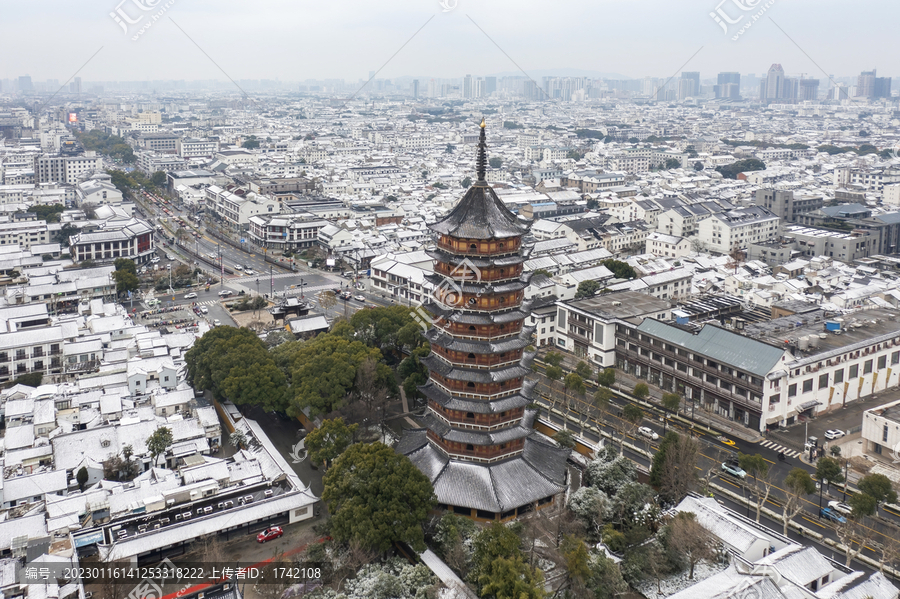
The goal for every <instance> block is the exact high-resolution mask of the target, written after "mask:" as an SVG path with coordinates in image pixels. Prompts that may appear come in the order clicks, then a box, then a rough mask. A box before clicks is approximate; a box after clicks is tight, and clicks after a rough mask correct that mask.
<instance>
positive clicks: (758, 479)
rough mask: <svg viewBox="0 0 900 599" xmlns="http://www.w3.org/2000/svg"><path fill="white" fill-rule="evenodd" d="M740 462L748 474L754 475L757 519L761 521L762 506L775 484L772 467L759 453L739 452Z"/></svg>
mask: <svg viewBox="0 0 900 599" xmlns="http://www.w3.org/2000/svg"><path fill="white" fill-rule="evenodd" d="M738 463H739V464H740V466H741V468H742V469H743V470H744V471H745V472H746V473H747V474H749V475H750V476H752V477H753V492H754V494H755V496H756V521H757V522H759V519H760V516H761V512H762V506H763V505H765V503H766V501H767V500H768V499H769V494H770V493H771V492H772V487H773V486H774V480H773V472H772V469H771V467H770V465H769V462H768V461H766V459H765V458H764V457H762V456H761V455H759V454H758V453H757V454H753V455H748V454H744V453H739V454H738Z"/></svg>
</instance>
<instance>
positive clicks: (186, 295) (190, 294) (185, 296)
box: [184, 291, 197, 299]
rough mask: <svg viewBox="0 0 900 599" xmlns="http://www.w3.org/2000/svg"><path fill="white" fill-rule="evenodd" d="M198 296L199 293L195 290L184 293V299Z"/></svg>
mask: <svg viewBox="0 0 900 599" xmlns="http://www.w3.org/2000/svg"><path fill="white" fill-rule="evenodd" d="M196 297H197V294H196V293H194V292H193V291H192V292H191V293H185V294H184V299H194V298H196Z"/></svg>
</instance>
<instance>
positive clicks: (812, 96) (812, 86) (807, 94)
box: [797, 79, 819, 101]
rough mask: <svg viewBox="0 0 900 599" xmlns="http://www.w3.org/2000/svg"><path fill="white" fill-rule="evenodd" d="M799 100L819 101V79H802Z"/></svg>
mask: <svg viewBox="0 0 900 599" xmlns="http://www.w3.org/2000/svg"><path fill="white" fill-rule="evenodd" d="M797 99H798V100H801V101H803V100H810V101H815V100H818V99H819V80H818V79H801V80H800V92H799V93H798V94H797Z"/></svg>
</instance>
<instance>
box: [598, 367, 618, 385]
mask: <svg viewBox="0 0 900 599" xmlns="http://www.w3.org/2000/svg"><path fill="white" fill-rule="evenodd" d="M597 383H598V384H600V385H603V386H604V387H610V388H611V387H612V386H613V385H614V384H615V383H616V369H615V368H604V369H603V370H601V371H599V372H597Z"/></svg>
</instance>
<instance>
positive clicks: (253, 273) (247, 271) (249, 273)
mask: <svg viewBox="0 0 900 599" xmlns="http://www.w3.org/2000/svg"><path fill="white" fill-rule="evenodd" d="M244 274H245V275H249V276H252V275H255V274H256V272H255V271H252V270H250V269H249V268H248V269H247V270H245V271H244Z"/></svg>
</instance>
